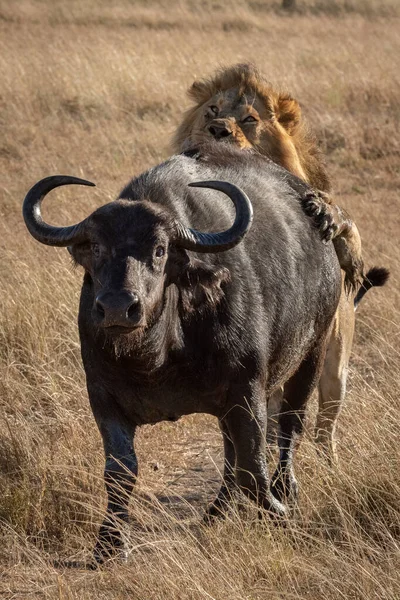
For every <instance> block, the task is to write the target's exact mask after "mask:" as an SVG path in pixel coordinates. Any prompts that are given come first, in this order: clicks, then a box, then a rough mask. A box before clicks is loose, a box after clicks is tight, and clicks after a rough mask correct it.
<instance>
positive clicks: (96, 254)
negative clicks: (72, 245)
mask: <svg viewBox="0 0 400 600" xmlns="http://www.w3.org/2000/svg"><path fill="white" fill-rule="evenodd" d="M92 253H93V256H94V257H95V258H98V257H99V256H100V246H99V244H92Z"/></svg>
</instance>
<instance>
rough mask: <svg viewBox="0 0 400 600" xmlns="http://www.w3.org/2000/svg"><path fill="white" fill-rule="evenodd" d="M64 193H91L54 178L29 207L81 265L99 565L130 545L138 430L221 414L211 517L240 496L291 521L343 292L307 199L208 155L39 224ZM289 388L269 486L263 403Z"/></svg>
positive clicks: (27, 212) (266, 171) (280, 176)
mask: <svg viewBox="0 0 400 600" xmlns="http://www.w3.org/2000/svg"><path fill="white" fill-rule="evenodd" d="M228 182H229V183H228ZM68 184H81V185H93V184H91V183H90V182H88V181H84V180H81V179H76V178H73V177H64V176H55V177H48V178H47V179H44V180H42V181H40V182H39V183H37V184H36V185H35V186H34V187H33V188H32V189H31V190H30V191H29V193H28V195H27V197H26V198H25V202H24V209H23V212H24V218H25V222H26V225H27V227H28V229H29V231H30V233H31V234H32V235H33V237H35V238H36V239H37V240H38V241H40V242H42V243H43V244H48V245H50V246H68V247H69V249H70V252H71V254H72V256H73V258H74V260H75V261H76V263H78V264H79V265H81V266H82V267H83V268H84V270H85V275H84V280H83V286H82V293H81V301H80V309H79V333H80V340H81V349H82V359H83V364H84V368H85V371H86V377H87V388H88V393H89V399H90V403H91V407H92V410H93V413H94V416H95V419H96V422H97V424H98V427H99V429H100V432H101V435H102V438H103V442H104V451H105V456H106V466H105V482H106V488H107V493H108V507H107V514H106V517H105V520H104V522H103V524H102V526H101V528H100V533H99V538H98V541H97V545H96V548H95V557H96V559H97V560H98V561H100V562H101V561H102V560H103V559H104V557H105V556H107V555H109V554H111V553H112V552H114V551H115V552H120V551H121V550H122V548H123V540H122V535H121V532H120V529H119V527H118V525H117V519H116V517H118V518H120V519H123V520H126V519H127V514H128V511H127V502H128V498H129V494H130V493H131V491H132V487H133V484H134V481H135V478H136V476H137V460H136V456H135V451H134V446H133V438H134V433H135V429H136V428H137V427H138V426H140V425H142V424H145V423H157V422H159V421H162V420H175V419H178V418H179V417H181V416H182V415H186V414H189V413H196V412H205V413H209V414H211V415H214V416H216V417H217V418H218V420H219V423H220V426H221V430H222V432H223V440H224V450H225V468H224V481H223V485H222V487H221V490H220V492H219V494H218V496H217V498H216V500H215V502H214V503H213V504H212V505H211V507H210V509H209V512H210V514H213V513H215V512H217V511H218V510H220V509H221V508H222V507H223V506H224V504H225V502H226V500H227V498H228V497H229V490H230V489H232V488H233V487H234V486H235V485H237V486H239V488H240V489H241V490H242V491H243V492H244V493H245V494H247V495H248V496H249V497H250V498H252V499H253V500H254V501H255V502H257V505H258V506H259V507H260V508H264V509H266V510H268V511H270V512H271V513H273V514H276V515H284V513H285V506H284V505H283V504H282V501H283V500H284V499H285V498H287V497H288V496H289V495H290V494H295V493H296V487H297V485H296V480H295V477H294V473H293V465H292V458H293V450H294V442H295V438H296V436H297V434H299V433H300V432H301V429H302V420H303V414H304V409H305V406H306V402H307V400H308V398H309V397H310V394H311V392H312V390H313V388H314V385H315V382H316V381H317V379H318V376H319V374H320V369H321V365H322V362H323V358H324V350H325V345H326V340H327V336H328V334H329V331H330V327H331V323H332V317H333V315H334V313H335V310H336V307H337V304H338V299H339V295H340V290H341V275H340V268H339V263H338V260H337V258H336V255H335V252H334V249H333V245H332V244H331V243H328V244H323V243H321V240H320V235H319V231H318V229H317V228H316V227H315V225H314V224H313V222H312V220H311V219H309V218H308V217H307V216H306V215H305V214H304V212H303V210H302V203H301V201H302V195H303V194H307V193H309V190H310V189H309V188H308V186H307V185H306V184H304V183H303V182H301V181H300V180H298V179H296V178H295V176H293V175H291V174H290V173H288V172H287V171H285V170H284V169H283V168H281V167H278V166H277V165H275V164H273V163H272V162H270V161H269V160H268V159H266V158H264V157H262V156H258V155H255V154H251V155H249V154H247V153H246V152H243V151H240V150H237V149H235V148H231V149H227V148H220V147H218V145H216V146H210V147H209V148H202V150H201V153H200V152H199V153H195V152H192V153H189V154H182V155H177V156H173V157H172V158H170V159H169V160H167V161H166V162H164V163H163V164H161V165H159V166H156V167H154V168H152V169H150V170H149V171H147V172H146V173H144V174H142V175H141V176H139V177H137V178H136V179H133V180H132V181H131V182H130V183H129V184H128V185H127V186H126V188H125V189H124V190H123V191H122V192H121V194H120V195H119V198H118V199H117V200H115V201H113V202H111V203H108V204H106V205H104V206H102V207H100V208H98V209H97V210H95V211H94V212H93V213H92V214H91V215H90V216H89V217H87V218H86V219H85V220H84V221H82V222H81V223H79V224H77V225H73V226H70V227H53V226H51V225H48V224H47V223H45V222H44V221H43V219H42V216H41V212H40V205H41V202H42V199H43V198H44V196H45V195H46V194H47V193H48V192H49V191H50V190H52V189H54V188H56V187H58V186H62V185H68ZM190 186H191V187H190ZM198 188H203V189H198ZM204 188H205V189H204ZM216 190H219V191H216ZM220 192H223V194H221V193H220ZM227 196H229V197H230V199H231V200H232V203H233V205H234V206H233V205H232V203H231V202H229V201H228V200H227ZM249 198H250V199H251V203H252V205H253V207H254V223H253V225H252V227H251V229H250V225H251V221H252V208H251V204H250V202H249ZM232 221H234V223H233V225H232ZM210 232H213V233H210ZM215 232H218V233H215ZM243 238H244V239H243ZM241 240H243V241H241ZM239 242H241V243H239ZM285 382H286V383H285ZM284 383H285V406H284V409H283V410H282V412H281V415H280V423H279V424H280V435H279V446H280V458H279V464H278V468H277V470H276V472H275V474H274V475H273V477H272V480H271V482H270V481H269V477H268V472H267V464H266V455H265V433H266V402H267V399H268V398H269V397H270V396H271V394H272V393H273V392H274V391H275V390H276V389H277V388H278V387H279V386H281V385H283V384H284Z"/></svg>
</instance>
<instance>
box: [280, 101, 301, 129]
mask: <svg viewBox="0 0 400 600" xmlns="http://www.w3.org/2000/svg"><path fill="white" fill-rule="evenodd" d="M275 116H276V118H277V120H278V122H279V123H280V124H281V125H282V127H284V128H285V129H286V131H287V132H288V134H289V135H294V134H295V133H296V131H297V128H298V126H299V124H300V120H301V108H300V104H299V103H298V102H297V100H294V98H292V97H291V96H289V95H288V94H279V96H278V100H277V103H276V108H275Z"/></svg>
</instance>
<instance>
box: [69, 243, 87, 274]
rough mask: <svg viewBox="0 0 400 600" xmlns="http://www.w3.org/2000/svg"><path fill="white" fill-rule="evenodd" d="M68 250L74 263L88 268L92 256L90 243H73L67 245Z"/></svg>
mask: <svg viewBox="0 0 400 600" xmlns="http://www.w3.org/2000/svg"><path fill="white" fill-rule="evenodd" d="M68 252H69V253H70V255H71V257H72V260H73V261H74V264H75V265H80V266H81V267H83V268H84V269H85V270H86V271H88V270H89V267H90V263H91V258H92V251H91V248H90V244H87V243H86V244H74V246H68Z"/></svg>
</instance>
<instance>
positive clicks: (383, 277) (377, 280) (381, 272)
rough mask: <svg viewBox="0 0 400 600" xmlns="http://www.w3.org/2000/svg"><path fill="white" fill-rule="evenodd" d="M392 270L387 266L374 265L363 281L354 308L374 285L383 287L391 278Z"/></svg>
mask: <svg viewBox="0 0 400 600" xmlns="http://www.w3.org/2000/svg"><path fill="white" fill-rule="evenodd" d="M389 275H390V271H389V270H388V269H386V268H385V267H372V269H370V270H369V271H368V273H367V274H366V275H365V277H364V279H363V280H362V282H361V285H360V288H359V290H358V292H357V294H356V297H355V298H354V310H357V307H358V305H359V304H360V302H361V300H362V299H363V298H364V296H365V294H366V293H367V292H368V290H370V289H371V288H372V287H381V286H382V285H385V283H386V282H387V280H388V279H389Z"/></svg>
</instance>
